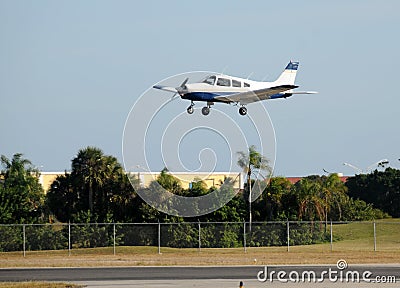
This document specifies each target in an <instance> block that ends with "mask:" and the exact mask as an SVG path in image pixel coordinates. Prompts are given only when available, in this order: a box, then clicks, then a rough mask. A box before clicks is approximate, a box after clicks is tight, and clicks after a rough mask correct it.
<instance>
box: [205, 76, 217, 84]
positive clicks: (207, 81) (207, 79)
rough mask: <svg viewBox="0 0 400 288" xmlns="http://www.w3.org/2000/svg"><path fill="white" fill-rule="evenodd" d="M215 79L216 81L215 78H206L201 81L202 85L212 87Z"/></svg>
mask: <svg viewBox="0 0 400 288" xmlns="http://www.w3.org/2000/svg"><path fill="white" fill-rule="evenodd" d="M215 79H216V77H215V76H210V77H207V78H206V79H205V80H204V81H203V83H207V84H210V85H214V83H215Z"/></svg>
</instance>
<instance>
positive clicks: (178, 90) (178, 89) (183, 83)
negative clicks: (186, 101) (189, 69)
mask: <svg viewBox="0 0 400 288" xmlns="http://www.w3.org/2000/svg"><path fill="white" fill-rule="evenodd" d="M188 81H189V78H186V79H185V80H184V81H183V82H182V84H181V85H180V86H178V87H176V88H175V89H176V93H175V94H174V95H172V97H171V99H173V98H174V97H175V96H176V94H179V95H181V93H182V92H183V91H184V90H185V85H186V83H187V82H188Z"/></svg>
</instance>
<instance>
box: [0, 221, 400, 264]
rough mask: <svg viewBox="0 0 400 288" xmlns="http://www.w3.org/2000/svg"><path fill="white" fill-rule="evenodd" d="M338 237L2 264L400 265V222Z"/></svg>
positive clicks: (92, 252)
mask: <svg viewBox="0 0 400 288" xmlns="http://www.w3.org/2000/svg"><path fill="white" fill-rule="evenodd" d="M332 230H333V235H334V236H335V239H338V240H336V241H335V242H333V245H332V246H331V244H330V243H324V244H315V245H304V246H291V247H290V248H289V251H288V247H286V246H284V247H259V248H256V247H247V249H246V251H245V249H244V248H225V249H222V248H221V249H220V248H202V249H201V250H199V249H197V248H190V249H189V248H185V249H177V248H166V247H161V254H159V253H158V248H157V247H147V246H140V247H126V246H121V247H116V255H113V248H112V247H106V248H94V249H73V250H72V251H71V255H70V256H68V251H66V250H58V251H28V252H27V253H26V257H23V256H22V252H7V253H0V267H83V266H85V267H93V266H144V265H152V266H162V265H273V264H335V263H336V262H337V261H338V260H339V259H345V260H346V261H347V262H348V263H349V264H374V263H377V264H378V263H379V264H384V263H391V264H399V263H400V220H399V219H395V220H394V219H390V220H386V221H379V222H377V224H376V235H377V237H376V251H374V229H373V224H372V223H371V222H369V223H349V224H340V225H333V227H332Z"/></svg>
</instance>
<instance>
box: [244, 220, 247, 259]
mask: <svg viewBox="0 0 400 288" xmlns="http://www.w3.org/2000/svg"><path fill="white" fill-rule="evenodd" d="M243 247H244V253H246V252H247V247H246V221H243Z"/></svg>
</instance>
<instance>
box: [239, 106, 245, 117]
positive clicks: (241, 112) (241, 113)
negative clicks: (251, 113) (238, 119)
mask: <svg viewBox="0 0 400 288" xmlns="http://www.w3.org/2000/svg"><path fill="white" fill-rule="evenodd" d="M239 114H240V115H242V116H244V115H246V114H247V108H246V107H244V106H242V107H240V108H239Z"/></svg>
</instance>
